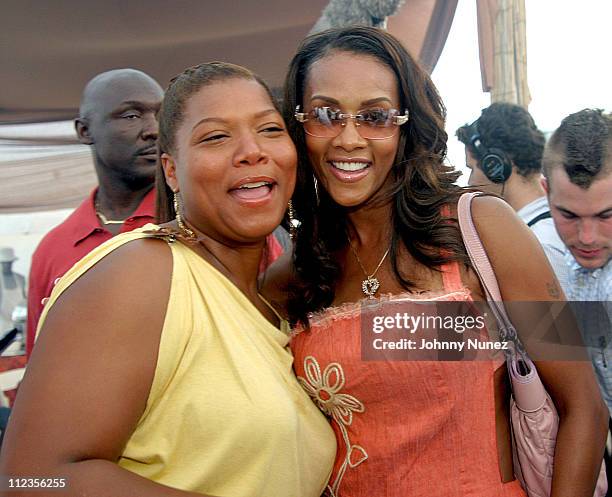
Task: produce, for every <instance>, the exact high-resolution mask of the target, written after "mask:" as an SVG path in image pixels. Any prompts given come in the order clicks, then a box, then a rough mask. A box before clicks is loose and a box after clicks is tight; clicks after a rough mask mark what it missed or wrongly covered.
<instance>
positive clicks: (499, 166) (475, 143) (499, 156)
mask: <svg viewBox="0 0 612 497" xmlns="http://www.w3.org/2000/svg"><path fill="white" fill-rule="evenodd" d="M469 136H470V145H472V147H473V149H474V150H475V151H476V156H477V157H476V158H477V159H478V162H479V163H480V169H482V172H483V173H484V174H485V176H486V177H487V178H489V180H490V181H492V182H493V183H505V182H506V181H508V178H509V177H510V175H511V174H512V162H511V161H510V159H509V158H508V156H507V155H506V153H505V152H504V151H503V150H501V149H499V148H487V147H485V145H484V143H482V139H481V138H480V133H479V132H478V121H477V120H476V121H474V122H473V123H472V124H470V125H469Z"/></svg>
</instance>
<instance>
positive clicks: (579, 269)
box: [565, 250, 611, 278]
mask: <svg viewBox="0 0 612 497" xmlns="http://www.w3.org/2000/svg"><path fill="white" fill-rule="evenodd" d="M565 261H566V262H567V264H568V265H569V267H570V270H571V271H572V272H574V273H577V274H582V275H585V276H591V277H593V278H598V277H599V275H600V274H601V273H602V272H603V270H604V268H606V267H607V266H608V264H611V262H610V261H608V262H607V263H606V264H604V265H603V266H602V267H598V268H596V269H588V268H585V267H583V266H581V265H580V264H578V262H577V261H576V259H574V256H573V255H572V253H571V252H570V251H569V250H568V251H567V252H566V253H565Z"/></svg>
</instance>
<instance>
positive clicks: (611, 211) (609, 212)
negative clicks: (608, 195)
mask: <svg viewBox="0 0 612 497" xmlns="http://www.w3.org/2000/svg"><path fill="white" fill-rule="evenodd" d="M555 207H556V208H557V209H559V210H560V211H561V212H565V213H567V214H570V215H572V216H575V217H585V216H581V215H579V214H576V213H575V212H573V211H571V210H569V209H566V208H565V207H561V206H560V205H556V206H555ZM604 214H612V207H608V208H606V209H604V210H603V211H600V212H596V213H595V214H593V215H592V216H587V217H598V216H603V215H604Z"/></svg>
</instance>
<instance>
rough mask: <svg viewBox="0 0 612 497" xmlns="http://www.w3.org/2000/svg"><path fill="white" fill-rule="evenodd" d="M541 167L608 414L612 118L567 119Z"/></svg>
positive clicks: (591, 113) (611, 396)
mask: <svg viewBox="0 0 612 497" xmlns="http://www.w3.org/2000/svg"><path fill="white" fill-rule="evenodd" d="M543 165H544V175H545V182H544V187H545V189H546V192H547V194H548V201H549V203H550V210H551V214H552V217H553V219H554V222H555V225H556V227H557V231H558V232H559V235H560V237H561V239H562V240H563V243H564V244H565V245H566V247H567V249H568V250H567V253H566V256H565V260H566V264H567V265H568V268H569V272H568V281H567V284H566V287H565V288H564V290H565V293H566V296H567V299H568V300H570V301H573V303H574V308H575V310H576V317H577V318H578V322H579V324H580V328H581V331H582V335H583V339H584V342H585V344H586V346H587V348H588V350H589V355H590V356H591V360H592V362H593V366H594V368H595V372H596V374H597V379H598V381H599V386H600V388H601V391H602V395H603V398H604V400H605V401H606V403H607V405H608V409H610V412H612V114H604V113H603V111H601V110H595V109H584V110H582V111H580V112H576V113H575V114H571V115H569V116H567V117H566V118H565V119H563V121H562V122H561V126H559V128H558V129H557V130H556V131H555V132H554V133H553V135H552V136H551V138H550V140H549V142H548V144H547V146H546V151H545V154H544V160H543Z"/></svg>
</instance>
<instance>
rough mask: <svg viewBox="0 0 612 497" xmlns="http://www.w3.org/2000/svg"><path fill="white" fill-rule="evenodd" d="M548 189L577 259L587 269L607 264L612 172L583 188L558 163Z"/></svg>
mask: <svg viewBox="0 0 612 497" xmlns="http://www.w3.org/2000/svg"><path fill="white" fill-rule="evenodd" d="M547 190H548V201H549V203H550V212H551V215H552V217H553V220H554V221H555V226H556V228H557V231H558V233H559V236H560V237H561V239H562V240H563V243H565V245H566V246H567V247H568V249H569V250H570V251H571V253H572V255H573V256H574V258H575V259H576V262H578V264H580V265H581V266H582V267H584V268H587V269H596V268H600V267H602V266H604V265H605V264H606V263H607V262H608V261H609V260H610V258H611V257H612V174H608V175H607V176H604V177H603V178H601V179H597V180H595V181H593V183H591V185H590V186H589V188H587V189H584V188H581V187H579V186H577V185H575V184H573V183H572V182H571V181H570V179H569V177H568V175H567V174H566V172H565V171H564V170H563V168H562V167H556V168H554V169H553V170H552V171H551V173H550V178H549V180H548V185H547Z"/></svg>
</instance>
